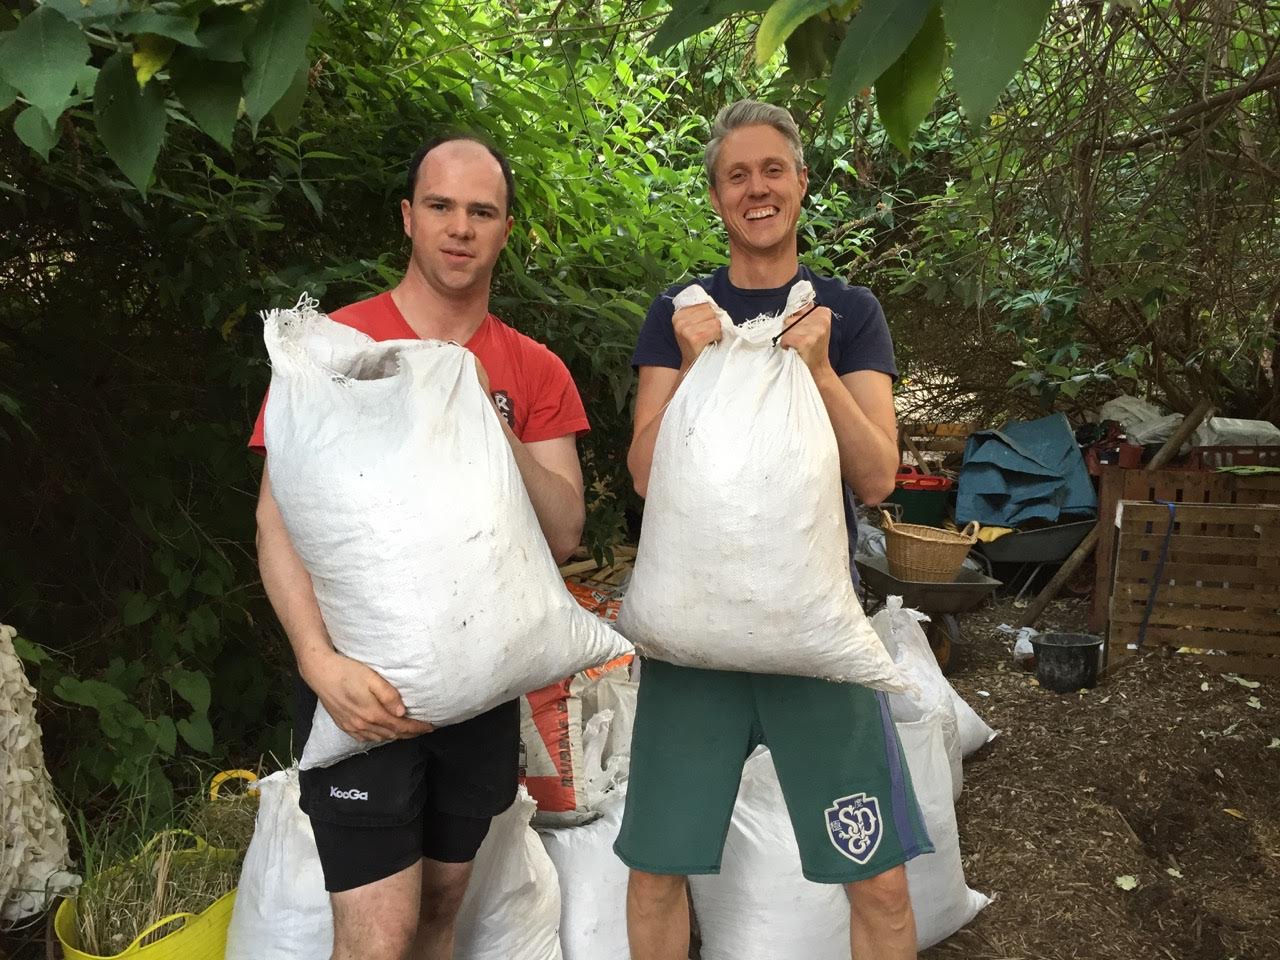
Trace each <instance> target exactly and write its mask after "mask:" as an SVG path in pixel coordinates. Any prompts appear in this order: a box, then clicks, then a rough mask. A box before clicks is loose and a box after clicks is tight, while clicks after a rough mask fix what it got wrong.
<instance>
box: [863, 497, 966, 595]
mask: <svg viewBox="0 0 1280 960" xmlns="http://www.w3.org/2000/svg"><path fill="white" fill-rule="evenodd" d="M880 512H881V514H882V515H883V517H884V546H885V554H886V556H887V557H888V560H889V574H890V575H891V576H894V577H896V578H897V579H899V580H909V581H913V582H916V583H951V582H952V581H953V580H955V578H956V574H958V573H959V572H960V567H961V566H962V565H963V564H964V558H965V557H966V556H968V555H969V548H970V547H972V546H973V545H974V544H975V543H977V542H978V522H977V521H976V520H974V521H971V522H970V523H969V525H968V526H966V527H965V528H964V530H962V531H960V532H959V533H957V532H956V531H954V530H943V529H942V528H940V527H924V526H921V525H919V524H916V523H894V522H893V518H892V517H890V516H889V514H888V512H887V511H884V510H882V511H880Z"/></svg>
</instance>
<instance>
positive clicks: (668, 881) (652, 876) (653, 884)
mask: <svg viewBox="0 0 1280 960" xmlns="http://www.w3.org/2000/svg"><path fill="white" fill-rule="evenodd" d="M686 883H687V880H686V878H685V877H683V876H679V875H670V874H663V873H645V872H644V871H643V870H632V871H631V879H630V881H629V882H628V883H627V904H628V906H630V907H631V908H632V909H635V910H640V911H650V910H652V911H656V912H661V911H665V910H669V909H672V908H674V907H676V906H678V905H679V904H680V902H681V901H682V900H683V899H684V890H685V884H686Z"/></svg>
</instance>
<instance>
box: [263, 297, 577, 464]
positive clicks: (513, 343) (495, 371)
mask: <svg viewBox="0 0 1280 960" xmlns="http://www.w3.org/2000/svg"><path fill="white" fill-rule="evenodd" d="M329 316H330V318H331V319H333V320H336V321H338V322H339V323H345V324H346V325H347V326H349V327H351V328H353V329H355V330H359V331H360V332H361V333H363V334H367V335H368V336H370V337H372V338H373V339H374V340H417V339H419V337H418V334H417V333H416V332H415V331H414V329H413V327H411V326H409V322H408V321H407V320H405V318H404V314H402V313H401V312H400V308H399V307H397V306H396V302H395V300H393V299H392V298H391V294H390V293H381V294H378V296H376V297H370V298H369V299H368V300H361V301H359V302H358V303H353V304H351V305H350V306H347V307H343V308H342V309H341V310H335V311H334V312H333V313H331V314H329ZM464 346H466V348H467V349H468V350H470V351H471V352H472V353H474V354H475V355H476V356H477V357H478V358H479V359H480V362H481V363H482V364H484V368H485V371H486V372H487V373H488V374H489V389H490V391H492V393H493V399H494V403H495V404H496V405H497V407H498V410H499V412H500V413H501V414H502V415H503V417H505V418H506V421H507V423H508V424H510V426H511V430H512V432H513V433H515V435H516V439H518V440H520V441H521V442H523V443H537V442H538V441H539V440H553V439H555V438H556V437H563V436H565V435H566V434H570V433H573V434H578V433H586V431H587V430H588V429H589V425H588V424H587V413H586V411H585V410H584V409H583V407H582V398H581V397H580V396H578V388H577V387H576V386H575V385H574V382H573V377H572V376H570V375H569V368H568V367H566V366H565V365H564V361H562V360H561V359H560V358H559V357H557V356H556V355H555V354H554V353H552V352H551V351H550V350H548V349H547V348H546V347H544V346H543V345H542V344H540V343H538V342H537V341H536V340H533V339H530V338H529V337H526V336H525V335H524V334H523V333H520V332H518V331H516V330H514V329H512V328H511V327H509V326H507V325H506V324H505V323H503V322H502V321H501V320H499V319H498V318H497V317H495V316H494V315H493V314H492V313H490V314H488V315H487V316H485V318H484V322H482V323H481V324H480V329H478V330H477V331H476V332H475V334H474V335H473V336H472V337H471V339H470V340H468V341H467V342H466V344H464ZM266 410H267V398H264V399H263V401H262V409H261V410H259V411H258V422H257V423H256V424H255V425H254V428H253V436H252V437H251V438H250V439H249V448H250V449H251V450H256V451H257V452H258V453H262V454H265V453H266V452H267V451H266V445H265V441H264V439H263V427H262V423H263V416H264V414H265V413H266Z"/></svg>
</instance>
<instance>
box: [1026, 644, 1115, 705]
mask: <svg viewBox="0 0 1280 960" xmlns="http://www.w3.org/2000/svg"><path fill="white" fill-rule="evenodd" d="M1031 647H1032V649H1033V650H1035V652H1036V679H1037V680H1039V681H1040V686H1042V687H1044V688H1045V689H1047V690H1056V691H1057V692H1058V693H1071V692H1073V691H1075V690H1080V689H1082V688H1084V687H1092V686H1094V685H1096V684H1097V682H1098V654H1099V651H1101V649H1102V638H1101V637H1098V636H1095V635H1093V634H1090V633H1045V634H1041V635H1040V636H1038V637H1032V638H1031Z"/></svg>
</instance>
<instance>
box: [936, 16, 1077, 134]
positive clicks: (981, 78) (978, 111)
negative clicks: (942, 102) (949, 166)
mask: <svg viewBox="0 0 1280 960" xmlns="http://www.w3.org/2000/svg"><path fill="white" fill-rule="evenodd" d="M1052 6H1053V0H942V11H943V13H944V15H945V16H946V21H947V32H948V33H949V34H950V35H951V40H952V42H953V43H954V44H955V48H956V49H955V56H954V57H953V58H952V61H951V67H952V70H953V71H954V72H955V84H956V93H957V94H958V95H959V97H960V102H961V103H962V104H963V105H964V109H965V112H966V113H968V114H969V116H970V117H973V118H974V119H976V120H978V121H979V122H981V121H985V120H986V118H987V116H988V115H990V113H991V111H992V110H993V109H994V108H995V105H996V100H997V99H999V97H1000V94H1001V93H1002V92H1003V91H1004V88H1005V87H1006V86H1007V85H1008V83H1009V78H1010V77H1012V76H1013V75H1014V74H1015V73H1017V71H1018V68H1019V67H1020V66H1022V60H1023V58H1024V57H1025V56H1026V55H1027V49H1028V48H1029V47H1030V46H1031V45H1032V44H1033V43H1035V41H1036V37H1038V36H1039V35H1040V30H1041V28H1042V27H1043V26H1044V21H1045V18H1046V17H1047V16H1048V15H1049V10H1050V8H1051V7H1052ZM993 41H994V42H993Z"/></svg>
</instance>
